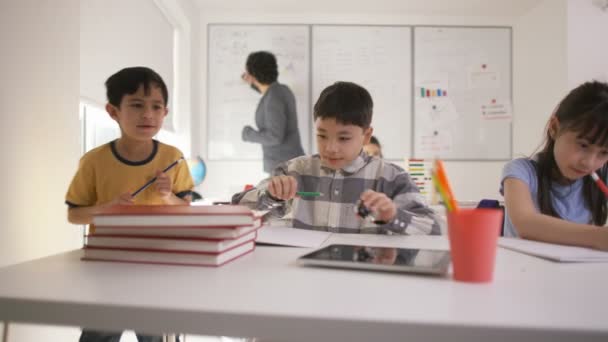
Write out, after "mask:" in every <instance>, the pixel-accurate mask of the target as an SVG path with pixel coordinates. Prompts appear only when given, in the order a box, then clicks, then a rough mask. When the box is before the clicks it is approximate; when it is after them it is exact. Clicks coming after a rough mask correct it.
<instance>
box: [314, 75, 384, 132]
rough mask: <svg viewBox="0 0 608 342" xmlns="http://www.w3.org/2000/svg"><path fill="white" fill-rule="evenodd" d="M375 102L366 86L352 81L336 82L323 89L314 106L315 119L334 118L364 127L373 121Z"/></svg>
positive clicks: (345, 123)
mask: <svg viewBox="0 0 608 342" xmlns="http://www.w3.org/2000/svg"><path fill="white" fill-rule="evenodd" d="M373 109H374V102H373V101H372V97H371V95H370V94H369V92H368V91H367V90H365V88H363V87H361V86H360V85H357V84H355V83H352V82H336V83H334V84H332V85H330V86H329V87H327V88H325V89H323V91H322V92H321V95H319V99H318V100H317V103H315V107H314V120H317V118H322V119H326V118H334V119H336V121H337V122H339V123H341V124H344V125H356V126H359V127H362V128H363V129H367V128H369V126H370V124H371V123H372V113H373Z"/></svg>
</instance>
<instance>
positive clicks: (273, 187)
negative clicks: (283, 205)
mask: <svg viewBox="0 0 608 342" xmlns="http://www.w3.org/2000/svg"><path fill="white" fill-rule="evenodd" d="M267 190H268V193H269V194H270V196H272V197H274V198H277V199H280V200H283V201H286V200H289V199H292V198H294V197H296V191H297V190H298V181H297V180H296V179H295V178H294V177H292V176H275V177H272V178H270V180H269V181H268V189H267Z"/></svg>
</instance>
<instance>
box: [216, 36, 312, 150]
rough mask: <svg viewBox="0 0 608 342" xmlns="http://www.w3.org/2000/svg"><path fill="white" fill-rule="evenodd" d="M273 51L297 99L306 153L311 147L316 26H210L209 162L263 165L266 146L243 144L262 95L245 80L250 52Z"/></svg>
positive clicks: (281, 77)
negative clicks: (258, 162) (312, 50)
mask: <svg viewBox="0 0 608 342" xmlns="http://www.w3.org/2000/svg"><path fill="white" fill-rule="evenodd" d="M259 50H266V51H270V52H272V53H273V54H274V55H275V56H276V58H277V64H278V68H279V78H278V81H279V82H280V83H282V84H285V85H287V86H288V87H289V88H290V89H291V91H293V93H294V94H295V97H296V105H297V111H298V126H299V129H300V136H301V139H302V145H303V147H304V150H305V151H306V152H308V150H309V148H308V147H309V146H310V134H309V132H310V127H311V119H310V118H311V115H310V27H309V26H308V25H228V24H226V25H222V24H210V25H209V26H208V56H207V57H208V58H207V62H208V65H207V70H208V72H207V76H208V83H207V89H208V92H207V93H208V96H207V99H208V101H207V137H208V145H207V146H208V151H207V157H208V159H210V160H261V159H262V147H261V145H260V144H254V143H249V142H244V141H243V140H242V139H241V131H242V129H243V126H245V125H251V126H253V127H254V128H255V127H256V126H255V111H256V108H257V104H258V102H259V100H260V98H261V95H260V94H258V93H256V92H254V91H253V90H252V89H251V88H250V87H249V86H248V85H247V84H246V83H245V82H243V81H242V80H241V74H242V73H243V72H244V71H245V63H246V61H247V56H248V55H249V53H251V52H254V51H259Z"/></svg>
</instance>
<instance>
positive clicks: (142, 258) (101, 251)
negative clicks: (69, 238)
mask: <svg viewBox="0 0 608 342" xmlns="http://www.w3.org/2000/svg"><path fill="white" fill-rule="evenodd" d="M254 249H255V243H254V242H253V241H251V242H247V243H244V244H242V245H240V246H237V247H235V248H232V249H230V250H227V251H225V252H223V253H214V252H174V251H133V250H126V249H105V248H96V247H85V248H84V256H83V257H82V260H85V261H114V262H129V263H138V264H161V265H184V266H221V265H224V264H226V263H228V262H230V261H232V260H235V259H237V258H238V257H240V256H242V255H245V254H247V253H249V252H251V251H253V250H254Z"/></svg>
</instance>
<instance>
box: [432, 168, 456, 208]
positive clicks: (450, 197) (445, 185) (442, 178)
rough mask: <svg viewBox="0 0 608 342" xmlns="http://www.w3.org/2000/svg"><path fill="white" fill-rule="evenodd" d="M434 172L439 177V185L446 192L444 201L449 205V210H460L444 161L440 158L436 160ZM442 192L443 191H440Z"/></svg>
mask: <svg viewBox="0 0 608 342" xmlns="http://www.w3.org/2000/svg"><path fill="white" fill-rule="evenodd" d="M433 172H434V174H435V175H436V177H437V183H438V184H439V187H440V188H442V189H443V192H444V193H445V195H444V196H445V197H444V199H443V201H444V202H445V203H447V204H449V205H448V210H450V208H451V210H453V211H458V210H459V208H458V203H457V202H456V197H454V193H453V192H452V188H451V187H450V182H449V181H448V176H447V174H446V172H445V168H444V167H443V162H442V161H441V160H440V159H437V160H435V168H434V170H433ZM439 193H440V194H441V191H440V192H439Z"/></svg>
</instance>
